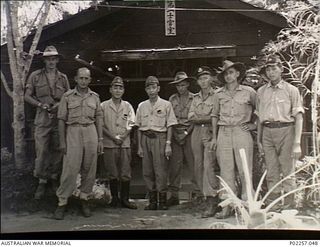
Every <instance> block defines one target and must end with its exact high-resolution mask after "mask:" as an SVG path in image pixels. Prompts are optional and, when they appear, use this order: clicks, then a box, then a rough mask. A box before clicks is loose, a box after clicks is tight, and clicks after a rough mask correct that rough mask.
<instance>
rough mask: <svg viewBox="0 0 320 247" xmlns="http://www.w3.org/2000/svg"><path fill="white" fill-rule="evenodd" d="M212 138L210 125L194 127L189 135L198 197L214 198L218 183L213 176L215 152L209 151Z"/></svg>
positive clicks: (214, 175)
mask: <svg viewBox="0 0 320 247" xmlns="http://www.w3.org/2000/svg"><path fill="white" fill-rule="evenodd" d="M211 138H212V127H211V125H195V127H194V129H193V132H192V135H191V146H192V150H193V155H194V175H195V180H196V183H197V187H198V188H199V190H200V191H199V192H198V193H199V195H203V196H216V195H217V191H218V189H219V183H218V179H217V176H216V174H215V170H214V167H215V165H216V157H215V152H212V150H211V149H210V141H211Z"/></svg>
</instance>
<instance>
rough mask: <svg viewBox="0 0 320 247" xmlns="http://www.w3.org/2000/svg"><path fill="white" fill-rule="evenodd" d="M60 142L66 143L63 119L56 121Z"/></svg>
mask: <svg viewBox="0 0 320 247" xmlns="http://www.w3.org/2000/svg"><path fill="white" fill-rule="evenodd" d="M58 128H59V139H60V143H66V124H65V122H64V121H63V120H59V122H58Z"/></svg>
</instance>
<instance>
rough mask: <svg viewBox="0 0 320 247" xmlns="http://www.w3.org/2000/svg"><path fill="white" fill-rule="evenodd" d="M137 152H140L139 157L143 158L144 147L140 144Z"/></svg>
mask: <svg viewBox="0 0 320 247" xmlns="http://www.w3.org/2000/svg"><path fill="white" fill-rule="evenodd" d="M137 154H138V156H139V157H141V158H143V149H142V147H141V146H140V145H139V146H138V152H137Z"/></svg>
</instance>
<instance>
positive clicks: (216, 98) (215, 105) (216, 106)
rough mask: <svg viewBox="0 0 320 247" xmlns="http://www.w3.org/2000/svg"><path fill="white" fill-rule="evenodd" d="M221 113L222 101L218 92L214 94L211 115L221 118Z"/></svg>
mask: <svg viewBox="0 0 320 247" xmlns="http://www.w3.org/2000/svg"><path fill="white" fill-rule="evenodd" d="M219 114H220V103H219V96H218V94H217V93H216V94H215V95H214V96H213V108H212V111H211V117H215V118H219Z"/></svg>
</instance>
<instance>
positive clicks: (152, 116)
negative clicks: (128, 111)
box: [135, 97, 178, 132]
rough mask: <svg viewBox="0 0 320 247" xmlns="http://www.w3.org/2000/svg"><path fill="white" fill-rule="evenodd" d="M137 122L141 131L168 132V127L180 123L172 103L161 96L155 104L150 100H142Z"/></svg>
mask: <svg viewBox="0 0 320 247" xmlns="http://www.w3.org/2000/svg"><path fill="white" fill-rule="evenodd" d="M135 122H136V125H137V126H138V127H139V130H141V131H146V130H153V131H157V132H166V131H167V128H168V127H170V126H172V125H176V124H177V123H178V122H177V119H176V117H175V115H174V112H173V108H172V105H171V103H170V102H169V101H167V100H164V99H161V98H160V97H158V100H157V101H156V103H155V104H154V105H153V106H152V105H151V103H150V100H146V101H143V102H141V103H140V104H139V106H138V109H137V116H136V121H135Z"/></svg>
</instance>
